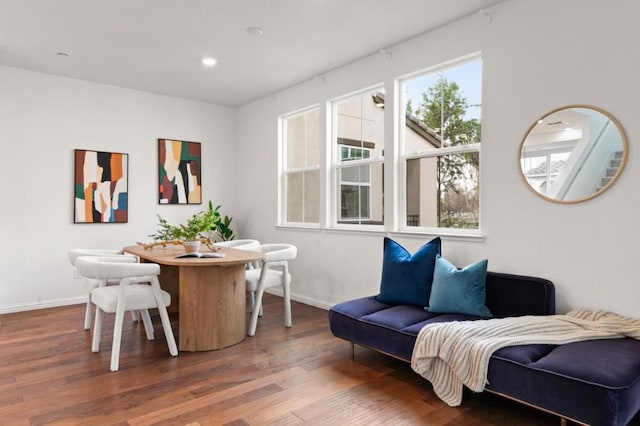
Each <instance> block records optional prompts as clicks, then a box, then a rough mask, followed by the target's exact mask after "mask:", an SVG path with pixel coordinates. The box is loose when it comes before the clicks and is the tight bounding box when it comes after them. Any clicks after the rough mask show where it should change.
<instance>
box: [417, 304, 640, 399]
mask: <svg viewBox="0 0 640 426" xmlns="http://www.w3.org/2000/svg"><path fill="white" fill-rule="evenodd" d="M626 336H628V337H633V338H634V339H640V320H638V319H630V318H624V317H621V316H619V315H616V314H614V313H611V312H606V311H588V310H582V309H578V310H574V311H571V312H569V313H568V314H566V315H549V316H523V317H512V318H500V319H488V320H478V321H455V322H448V323H437V324H431V325H427V326H425V327H423V328H422V330H420V333H418V337H417V339H416V343H415V346H414V348H413V356H412V359H411V367H412V368H413V370H414V371H415V372H417V373H418V374H420V375H421V376H422V377H424V378H425V379H427V380H429V381H430V382H431V384H432V385H433V390H434V392H435V393H436V395H438V397H440V399H442V400H443V401H444V402H446V403H447V404H449V405H450V406H453V407H454V406H458V405H460V404H461V403H462V389H463V385H464V386H467V387H468V388H469V389H471V390H472V391H474V392H482V391H483V390H484V386H485V383H486V382H487V369H488V366H489V358H491V355H492V354H493V352H495V351H496V350H498V349H500V348H503V347H505V346H514V345H526V344H533V343H545V344H564V343H571V342H578V341H581V340H594V339H617V338H622V337H626Z"/></svg>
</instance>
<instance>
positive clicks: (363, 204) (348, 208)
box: [332, 88, 384, 225]
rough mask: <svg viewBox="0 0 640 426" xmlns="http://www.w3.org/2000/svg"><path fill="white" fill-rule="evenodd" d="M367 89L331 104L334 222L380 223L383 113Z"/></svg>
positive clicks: (381, 211) (379, 90)
mask: <svg viewBox="0 0 640 426" xmlns="http://www.w3.org/2000/svg"><path fill="white" fill-rule="evenodd" d="M381 92H382V88H376V89H372V90H367V91H364V92H361V93H358V94H356V95H352V96H349V97H346V98H342V99H339V100H336V101H334V102H333V104H332V107H333V108H332V110H333V114H332V118H333V120H332V129H333V132H332V133H333V138H332V139H333V152H334V155H333V158H334V161H333V165H332V166H333V171H334V173H335V177H336V179H335V182H336V186H335V188H334V192H333V194H334V199H335V204H336V207H337V208H336V212H335V223H336V224H338V225H382V224H383V223H384V213H383V208H384V205H383V184H384V178H383V161H384V156H383V154H384V114H383V113H382V110H381V109H380V105H377V104H376V102H375V96H376V94H378V93H381Z"/></svg>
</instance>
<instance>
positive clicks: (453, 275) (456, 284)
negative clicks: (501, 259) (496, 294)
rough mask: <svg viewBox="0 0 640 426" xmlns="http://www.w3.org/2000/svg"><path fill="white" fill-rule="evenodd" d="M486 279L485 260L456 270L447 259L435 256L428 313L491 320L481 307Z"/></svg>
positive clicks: (483, 301) (484, 297) (487, 312)
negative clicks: (472, 316) (473, 316)
mask: <svg viewBox="0 0 640 426" xmlns="http://www.w3.org/2000/svg"><path fill="white" fill-rule="evenodd" d="M486 280H487V260H486V259H485V260H481V261H479V262H476V263H474V264H471V265H469V266H466V267H465V268H462V269H458V268H456V266H455V265H453V264H452V263H451V262H449V261H448V260H447V259H445V258H444V257H441V256H440V255H437V256H436V264H435V270H434V273H433V284H432V285H431V296H430V298H429V312H434V313H441V314H446V313H454V314H467V315H476V316H479V317H482V318H491V317H492V315H491V312H490V311H489V309H488V308H487V307H486V306H485V300H486Z"/></svg>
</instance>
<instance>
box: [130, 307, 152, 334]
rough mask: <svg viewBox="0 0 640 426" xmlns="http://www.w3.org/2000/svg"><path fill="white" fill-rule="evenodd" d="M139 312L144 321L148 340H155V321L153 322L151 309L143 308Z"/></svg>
mask: <svg viewBox="0 0 640 426" xmlns="http://www.w3.org/2000/svg"><path fill="white" fill-rule="evenodd" d="M131 312H135V311H131ZM138 314H139V315H140V316H141V317H142V322H143V323H144V331H145V332H146V333H147V340H153V323H152V322H151V316H149V311H148V310H147V309H143V310H141V311H140V312H138ZM136 316H137V315H136Z"/></svg>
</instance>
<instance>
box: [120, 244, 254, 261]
mask: <svg viewBox="0 0 640 426" xmlns="http://www.w3.org/2000/svg"><path fill="white" fill-rule="evenodd" d="M123 250H124V252H125V253H128V254H133V255H134V256H138V257H140V258H141V259H144V260H147V261H150V262H155V263H158V264H160V265H172V266H232V265H238V264H243V265H244V264H246V263H249V262H254V261H256V260H260V259H262V258H263V257H264V255H263V254H262V253H260V252H256V251H249V250H239V249H234V248H228V247H219V248H218V249H217V250H216V252H217V253H224V254H225V256H224V257H213V258H212V257H200V258H198V257H187V258H180V259H176V256H179V255H181V254H184V253H185V251H184V247H182V246H166V247H162V246H154V247H151V248H144V247H142V246H141V245H135V246H127V247H125V248H124V249H123ZM200 252H202V253H205V252H211V250H210V249H209V248H208V247H206V246H202V247H201V248H200Z"/></svg>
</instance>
